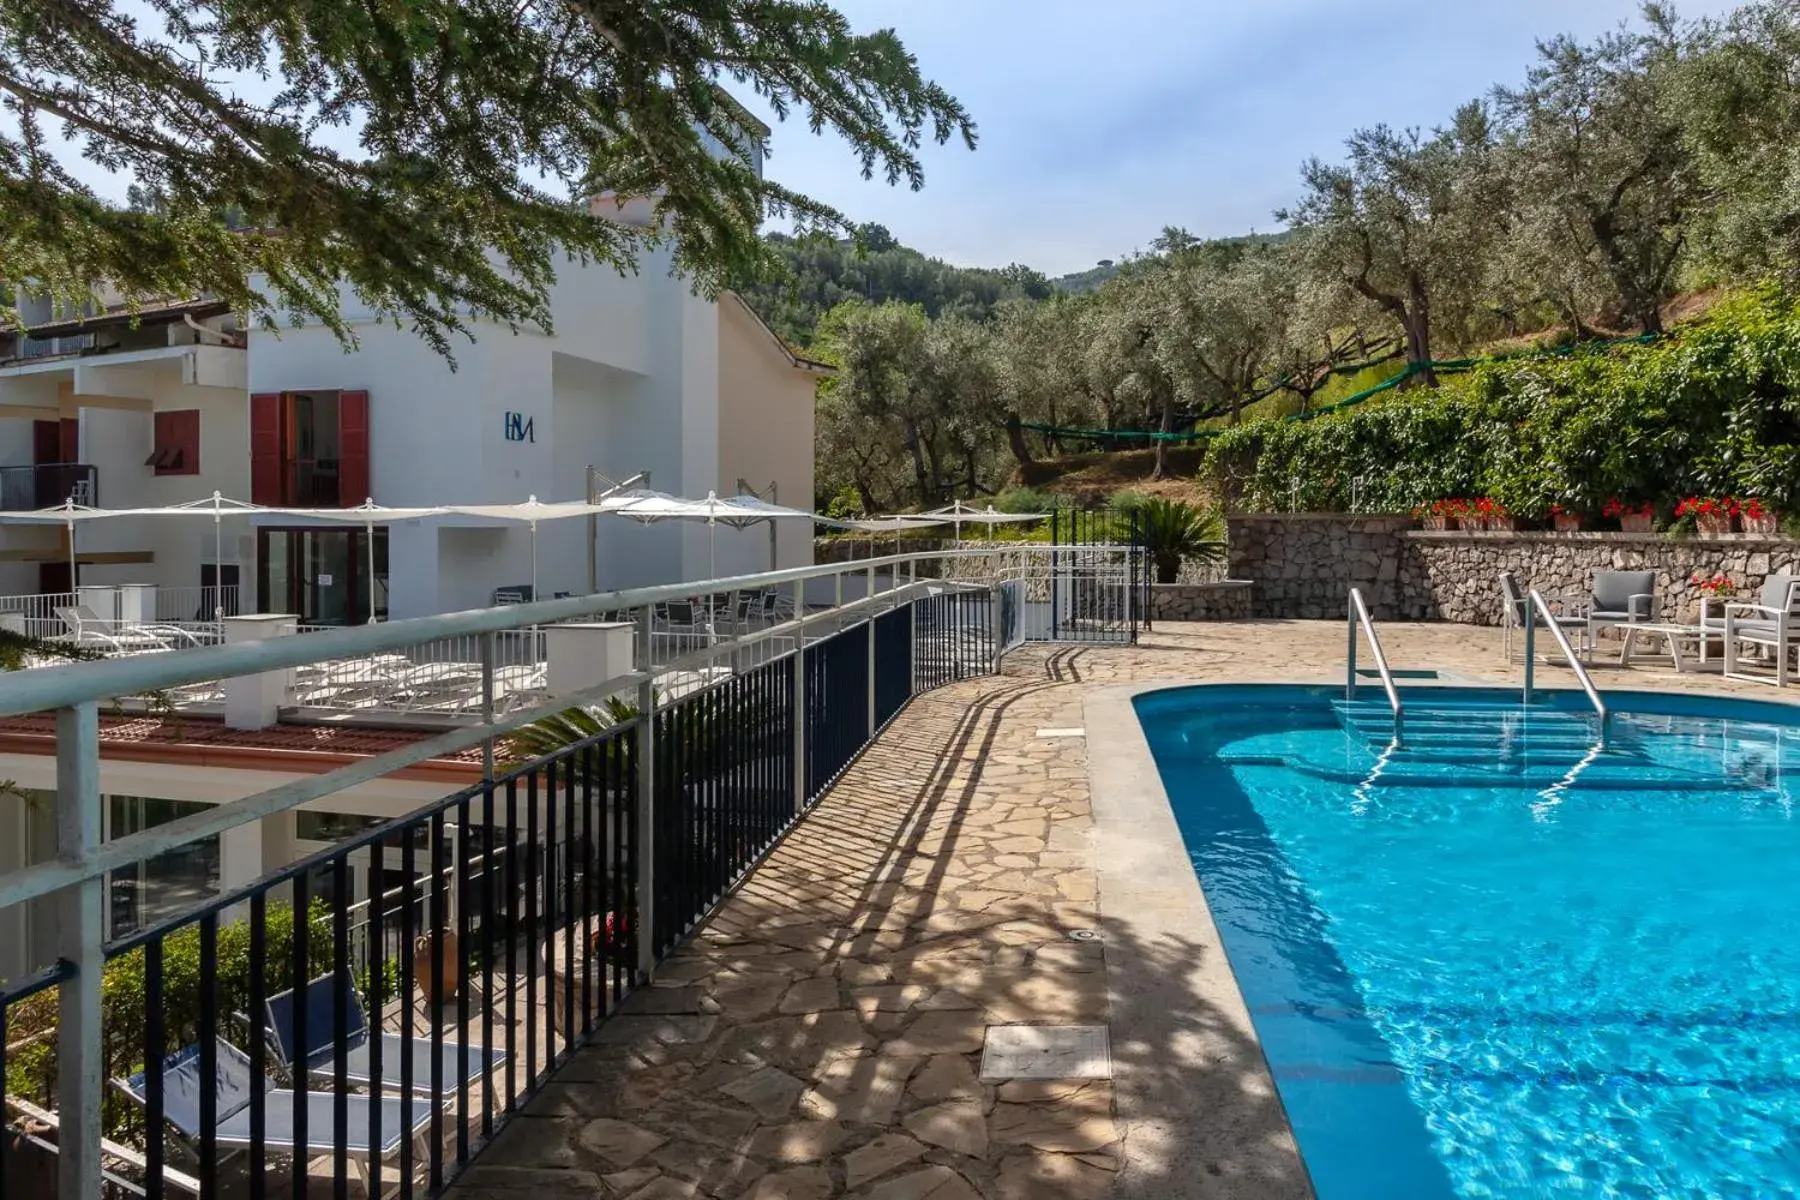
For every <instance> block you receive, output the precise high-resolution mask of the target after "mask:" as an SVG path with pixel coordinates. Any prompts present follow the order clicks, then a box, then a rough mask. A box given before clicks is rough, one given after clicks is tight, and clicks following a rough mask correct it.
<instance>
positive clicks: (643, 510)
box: [601, 491, 834, 578]
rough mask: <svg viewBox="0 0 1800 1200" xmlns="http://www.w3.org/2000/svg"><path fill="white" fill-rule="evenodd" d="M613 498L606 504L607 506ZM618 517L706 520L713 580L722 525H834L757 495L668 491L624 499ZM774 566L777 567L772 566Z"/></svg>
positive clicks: (646, 520) (649, 521) (615, 508)
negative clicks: (696, 495)
mask: <svg viewBox="0 0 1800 1200" xmlns="http://www.w3.org/2000/svg"><path fill="white" fill-rule="evenodd" d="M612 499H613V498H612V497H608V498H607V500H605V501H602V502H601V503H602V505H603V506H604V505H607V504H609V503H610V502H611V501H612ZM609 511H610V512H612V513H613V514H614V515H616V516H621V517H628V518H630V519H631V520H633V521H641V522H643V523H644V524H646V525H648V524H652V523H654V522H657V521H705V522H706V526H707V551H706V554H707V562H706V573H707V576H708V577H709V578H711V577H715V576H717V575H718V568H717V557H718V555H717V545H716V531H717V528H718V527H719V526H720V525H726V526H729V527H731V528H733V529H747V528H749V527H750V526H752V525H760V524H762V523H763V522H764V521H783V520H806V521H817V522H822V523H825V524H833V523H834V522H832V521H831V520H830V518H827V517H821V516H819V515H818V514H816V513H810V512H807V511H806V510H804V509H799V508H787V507H784V506H783V505H780V504H771V503H769V502H768V501H767V500H759V499H757V498H756V497H755V496H730V497H721V496H720V495H719V494H718V493H717V492H708V493H706V499H704V500H688V499H685V498H684V497H681V496H671V495H669V494H667V493H666V492H649V491H646V492H643V493H640V494H639V495H637V496H636V497H623V498H620V500H619V503H618V504H616V505H614V506H612V507H611V508H610V509H609ZM770 565H771V567H773V565H774V564H770Z"/></svg>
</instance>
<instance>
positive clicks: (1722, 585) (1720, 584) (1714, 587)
mask: <svg viewBox="0 0 1800 1200" xmlns="http://www.w3.org/2000/svg"><path fill="white" fill-rule="evenodd" d="M1688 583H1689V584H1691V585H1692V586H1693V589H1694V590H1695V591H1697V592H1699V593H1700V605H1699V608H1698V610H1697V612H1696V619H1697V621H1698V623H1700V624H1702V625H1704V624H1705V623H1706V619H1707V618H1708V617H1709V616H1711V615H1712V610H1713V609H1717V608H1718V607H1719V605H1721V604H1722V603H1723V602H1724V601H1726V600H1729V599H1730V598H1731V597H1733V596H1735V595H1737V584H1736V583H1733V582H1732V579H1731V576H1729V575H1725V574H1722V573H1721V574H1717V575H1708V574H1707V573H1706V572H1705V571H1695V572H1694V573H1693V575H1692V576H1691V577H1689V579H1688ZM1721 611H1722V610H1721Z"/></svg>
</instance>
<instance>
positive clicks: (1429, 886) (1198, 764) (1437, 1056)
mask: <svg viewBox="0 0 1800 1200" xmlns="http://www.w3.org/2000/svg"><path fill="white" fill-rule="evenodd" d="M1376 694H1378V693H1376ZM1341 696H1342V693H1341V690H1339V691H1331V690H1326V689H1320V688H1303V687H1251V686H1212V687H1195V688H1179V689H1172V690H1166V691H1158V692H1151V693H1146V694H1143V695H1140V696H1138V697H1137V699H1136V700H1135V702H1134V703H1135V706H1136V709H1137V713H1138V717H1139V720H1140V721H1141V723H1142V725H1143V728H1144V731H1145V734H1146V736H1147V738H1148V741H1149V744H1150V749H1151V752H1152V754H1153V756H1154V758H1155V761H1156V764H1157V768H1158V770H1159V772H1160V774H1161V775H1162V779H1163V782H1164V785H1165V788H1166V790H1167V792H1168V794H1169V799H1170V803H1171V805H1172V807H1173V809H1174V812H1175V816H1176V820H1177V823H1178V825H1179V827H1180V829H1181V833H1182V836H1183V838H1184V840H1185V842H1186V845H1187V851H1188V854H1189V857H1190V860H1191V861H1192V863H1193V865H1194V869H1195V871H1196V873H1197V874H1198V876H1199V879H1200V883H1201V886H1202V889H1203V890H1204V892H1205V894H1206V899H1207V902H1208V905H1209V906H1210V908H1211V909H1212V913H1213V917H1214V920H1215V921H1216V922H1217V924H1218V927H1219V931H1220V935H1221V937H1222V938H1223V941H1224V945H1225V949H1226V953H1227V955H1228V957H1229V958H1230V961H1231V965H1232V969H1233V972H1234V973H1235V975H1236V977H1237V980H1238V984H1239V987H1240V989H1241V990H1242V992H1243V994H1244V999H1245V1002H1246V1004H1247V1005H1248V1007H1249V1010H1250V1014H1251V1018H1252V1020H1253V1022H1254V1023H1255V1026H1256V1030H1257V1034H1258V1036H1259V1038H1260V1040H1261V1042H1262V1045H1263V1049H1264V1053H1265V1055H1266V1057H1267V1058H1268V1060H1269V1065H1270V1069H1271V1072H1272V1074H1273V1075H1274V1078H1275V1081H1276V1086H1277V1088H1278V1090H1279V1092H1280V1094H1281V1098H1282V1102H1283V1105H1284V1106H1285V1108H1286V1110H1287V1113H1288V1117H1289V1120H1290V1122H1291V1123H1292V1125H1293V1127H1294V1132H1295V1136H1296V1138H1297V1140H1298V1142H1299V1145H1300V1150H1301V1154H1302V1156H1303V1157H1304V1158H1305V1160H1306V1164H1307V1169H1308V1172H1309V1173H1310V1175H1311V1177H1312V1180H1313V1184H1314V1187H1315V1189H1316V1191H1317V1192H1318V1194H1319V1195H1320V1197H1322V1198H1323V1200H1343V1198H1348V1197H1382V1198H1384V1200H1385V1198H1406V1200H1412V1198H1418V1200H1430V1198H1432V1197H1447V1196H1462V1197H1528V1196H1530V1197H1535V1196H1543V1195H1551V1194H1569V1195H1592V1196H1602V1195H1604V1196H1633V1197H1637V1196H1641V1197H1675V1196H1693V1197H1702V1196H1704V1197H1735V1196H1744V1197H1750V1196H1772V1195H1793V1194H1800V821H1796V819H1795V814H1794V795H1793V792H1794V791H1795V790H1800V789H1796V782H1797V781H1800V726H1796V725H1795V724H1793V722H1794V721H1795V719H1796V718H1797V717H1800V710H1797V709H1788V708H1785V707H1783V706H1780V705H1774V704H1762V703H1755V702H1749V701H1738V700H1725V699H1714V698H1703V697H1688V696H1668V695H1651V694H1624V693H1609V694H1608V697H1607V699H1608V703H1609V704H1610V705H1611V706H1612V707H1613V728H1612V733H1611V740H1610V743H1609V748H1608V750H1607V752H1605V753H1602V754H1598V755H1596V754H1594V753H1593V746H1594V731H1595V724H1594V721H1593V718H1592V715H1591V713H1589V712H1587V711H1586V709H1585V703H1586V702H1585V700H1583V699H1582V697H1581V696H1580V695H1579V694H1568V693H1557V694H1554V695H1551V696H1548V697H1542V698H1540V701H1539V703H1538V704H1536V705H1534V706H1533V707H1532V708H1531V709H1528V710H1527V709H1522V708H1521V707H1520V705H1519V703H1518V694H1517V692H1516V691H1509V692H1498V691H1483V690H1477V689H1460V688H1459V689H1451V688H1421V689H1409V690H1407V691H1406V692H1405V693H1403V700H1404V702H1405V705H1406V710H1407V713H1406V747H1405V748H1404V749H1401V750H1398V751H1393V750H1390V749H1389V747H1388V744H1387V740H1388V735H1389V733H1390V732H1391V720H1390V718H1389V715H1388V711H1387V707H1386V703H1385V701H1380V702H1371V701H1359V702H1358V703H1357V704H1355V705H1346V704H1344V703H1343V701H1342V698H1341Z"/></svg>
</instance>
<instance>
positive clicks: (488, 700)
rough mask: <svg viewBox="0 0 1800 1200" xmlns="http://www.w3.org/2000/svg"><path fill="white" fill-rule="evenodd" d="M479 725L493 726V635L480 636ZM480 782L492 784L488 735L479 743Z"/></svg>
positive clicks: (492, 742)
mask: <svg viewBox="0 0 1800 1200" xmlns="http://www.w3.org/2000/svg"><path fill="white" fill-rule="evenodd" d="M549 671H550V668H549V665H548V664H545V667H544V673H545V675H546V676H548V674H549ZM481 723H482V724H483V725H486V726H487V727H488V728H490V729H492V728H493V725H494V635H493V634H492V633H484V634H482V635H481ZM481 781H482V782H483V783H492V782H494V739H493V736H492V735H491V734H490V735H489V736H488V737H487V739H486V740H484V741H483V742H482V743H481Z"/></svg>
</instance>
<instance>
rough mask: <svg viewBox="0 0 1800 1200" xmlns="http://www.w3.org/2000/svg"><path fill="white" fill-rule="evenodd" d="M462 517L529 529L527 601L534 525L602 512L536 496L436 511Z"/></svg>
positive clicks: (534, 580) (534, 576)
mask: <svg viewBox="0 0 1800 1200" xmlns="http://www.w3.org/2000/svg"><path fill="white" fill-rule="evenodd" d="M439 511H440V512H444V513H455V514H458V515H460V516H465V517H487V518H490V519H492V520H497V521H523V522H525V523H526V524H528V525H530V526H531V598H532V599H533V600H536V599H537V598H538V523H539V522H540V521H561V520H565V519H567V518H569V517H592V516H596V515H598V514H600V513H603V512H605V511H607V510H606V508H605V507H604V506H603V505H599V504H588V503H586V502H585V501H582V500H558V501H543V500H539V499H538V498H537V497H536V496H532V497H531V498H529V499H528V500H526V501H524V502H523V503H520V504H452V505H447V506H445V507H444V508H443V509H440V510H439Z"/></svg>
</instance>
